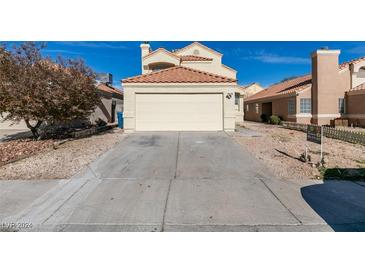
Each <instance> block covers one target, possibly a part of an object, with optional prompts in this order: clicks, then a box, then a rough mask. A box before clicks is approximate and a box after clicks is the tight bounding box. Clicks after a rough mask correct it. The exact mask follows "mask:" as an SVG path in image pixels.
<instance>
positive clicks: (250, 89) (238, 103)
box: [234, 83, 264, 123]
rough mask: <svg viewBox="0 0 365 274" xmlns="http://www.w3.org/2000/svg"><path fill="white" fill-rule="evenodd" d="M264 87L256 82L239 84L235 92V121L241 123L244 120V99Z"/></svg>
mask: <svg viewBox="0 0 365 274" xmlns="http://www.w3.org/2000/svg"><path fill="white" fill-rule="evenodd" d="M263 89H264V88H263V87H262V86H260V84H258V83H251V84H249V85H246V86H239V87H238V90H237V92H236V93H235V99H234V100H235V109H236V122H237V123H242V122H243V120H244V100H245V99H246V98H247V97H249V96H251V95H253V94H256V93H257V92H259V91H261V90H263Z"/></svg>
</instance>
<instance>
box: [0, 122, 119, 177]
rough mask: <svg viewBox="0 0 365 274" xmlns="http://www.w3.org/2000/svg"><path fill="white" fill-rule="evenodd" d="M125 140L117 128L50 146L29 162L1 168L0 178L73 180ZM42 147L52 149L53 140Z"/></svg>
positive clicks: (29, 159) (24, 160) (15, 163)
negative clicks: (100, 156) (72, 178)
mask: <svg viewBox="0 0 365 274" xmlns="http://www.w3.org/2000/svg"><path fill="white" fill-rule="evenodd" d="M122 138H123V131H122V130H120V129H118V128H115V129H113V130H110V131H107V132H104V133H101V134H98V135H93V136H91V137H88V138H83V139H76V140H71V141H68V142H66V143H64V144H61V145H59V146H58V147H57V149H53V148H52V147H51V148H50V149H45V150H43V151H41V152H39V153H38V154H36V155H33V156H30V157H28V158H26V159H23V160H19V161H16V162H13V163H10V164H6V165H3V166H1V167H0V179H2V180H19V179H20V180H30V179H65V178H70V177H71V176H72V175H74V174H75V173H77V172H78V171H79V170H81V169H82V168H83V167H85V166H86V165H87V164H89V163H90V162H92V161H93V160H95V159H96V158H97V157H98V156H99V155H100V154H102V153H103V152H105V151H106V150H108V149H110V148H112V147H113V146H114V145H115V144H116V143H118V142H119V141H120V140H121V139H122ZM32 142H34V141H32ZM41 142H43V141H41ZM39 144H41V143H39ZM40 146H42V145H40ZM43 146H45V147H46V148H49V146H53V141H51V140H50V141H49V143H48V142H46V141H45V143H44V145H43Z"/></svg>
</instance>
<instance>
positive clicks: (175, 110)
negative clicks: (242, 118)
mask: <svg viewBox="0 0 365 274" xmlns="http://www.w3.org/2000/svg"><path fill="white" fill-rule="evenodd" d="M222 104H223V100H222V94H136V130H139V131H155V130H157V131H158V130H182V131H184V130H186V131H188V130H194V131H196V130H214V131H215V130H222V129H223V106H222Z"/></svg>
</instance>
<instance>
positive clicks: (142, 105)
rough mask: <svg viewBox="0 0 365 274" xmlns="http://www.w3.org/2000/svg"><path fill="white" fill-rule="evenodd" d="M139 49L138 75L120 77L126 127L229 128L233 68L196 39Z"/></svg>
mask: <svg viewBox="0 0 365 274" xmlns="http://www.w3.org/2000/svg"><path fill="white" fill-rule="evenodd" d="M141 51H142V56H141V58H142V74H141V75H138V76H135V77H130V78H127V79H124V80H122V85H123V91H124V130H125V131H126V132H133V131H163V130H167V131H168V130H171V131H180V130H181V131H198V130H201V131H204V130H206V131H215V130H226V131H233V130H234V129H235V122H236V110H235V106H234V104H235V93H236V92H237V90H238V86H237V80H236V71H235V70H234V69H232V68H230V67H227V66H226V65H224V64H222V54H221V53H219V52H217V51H215V50H213V49H210V48H208V47H206V46H204V45H202V44H200V43H198V42H194V43H192V44H190V45H188V46H186V47H184V48H182V49H179V50H175V51H173V52H170V51H168V50H166V49H163V48H159V49H157V50H155V51H151V48H150V45H149V44H148V43H143V44H142V45H141Z"/></svg>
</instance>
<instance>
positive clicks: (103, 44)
mask: <svg viewBox="0 0 365 274" xmlns="http://www.w3.org/2000/svg"><path fill="white" fill-rule="evenodd" d="M57 43H59V44H62V45H65V46H73V47H86V48H108V49H129V48H130V47H128V46H126V45H121V44H120V43H115V42H57Z"/></svg>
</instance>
